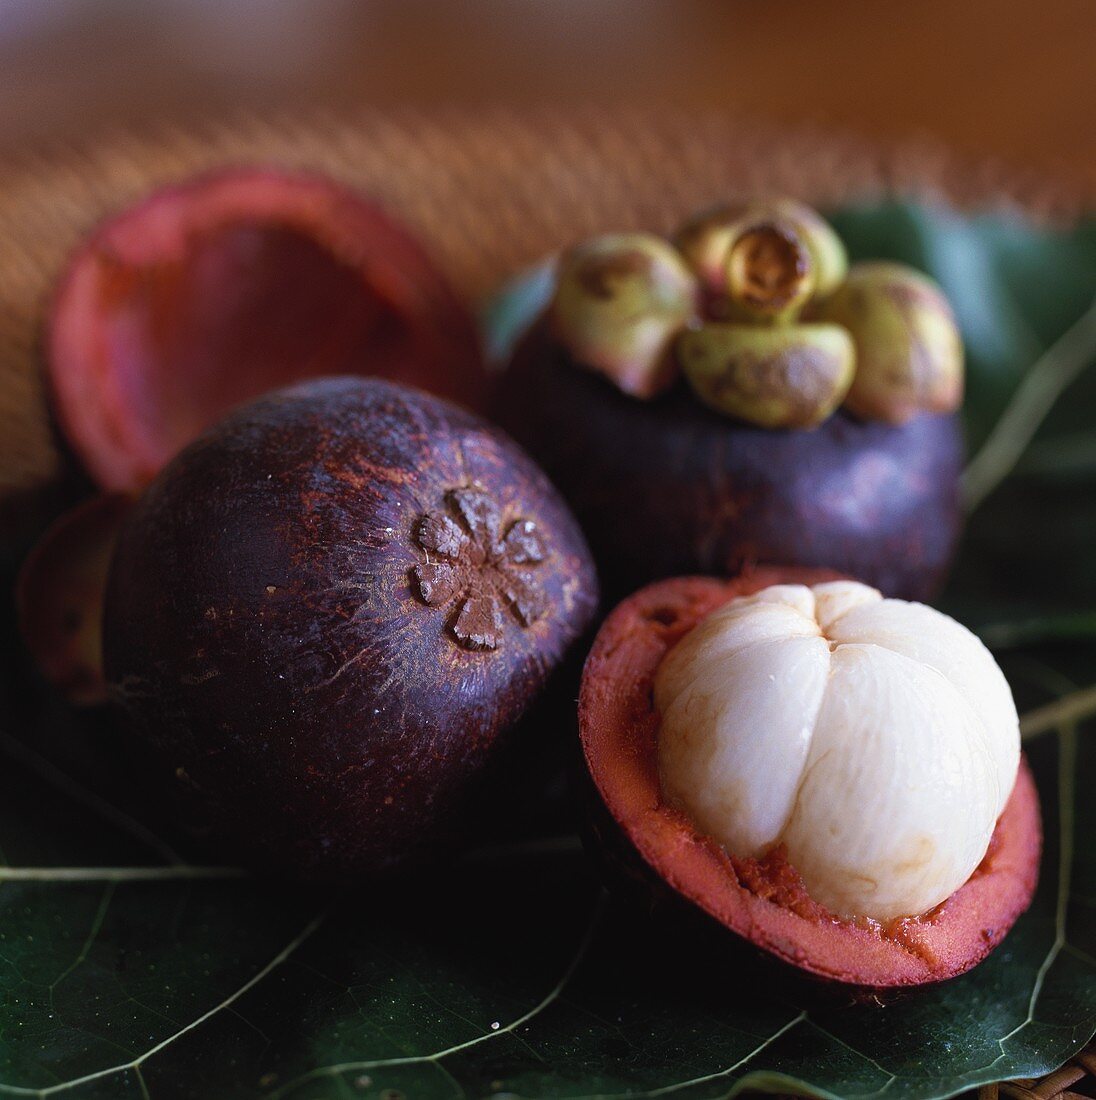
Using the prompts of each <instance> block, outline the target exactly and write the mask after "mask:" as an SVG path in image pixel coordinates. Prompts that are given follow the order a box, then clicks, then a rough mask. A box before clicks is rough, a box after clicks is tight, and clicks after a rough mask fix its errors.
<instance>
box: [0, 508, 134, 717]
mask: <svg viewBox="0 0 1096 1100" xmlns="http://www.w3.org/2000/svg"><path fill="white" fill-rule="evenodd" d="M132 504H133V501H132V498H131V497H129V496H127V495H125V494H121V493H104V494H101V495H99V496H95V497H91V498H89V499H88V500H86V501H84V502H83V503H81V504H78V505H77V506H76V507H75V508H73V509H71V510H70V511H68V512H65V513H63V514H62V515H61V516H59V517H58V518H57V519H56V520H55V521H54V522H53V523H52V524H51V525H50V526H49V527H48V528H47V529H46V531H45V533H44V534H43V535H42V536H41V538H40V539H39V540H38V542H37V543H35V545H34V546H33V548H32V549H31V552H30V553H29V554H28V555H27V557H26V560H25V561H24V562H23V565H22V567H21V568H20V570H19V576H18V578H17V579H16V584H15V607H16V613H17V616H18V620H19V632H20V634H21V636H22V638H23V642H24V644H25V645H26V647H27V649H28V650H29V651H30V653H31V656H32V657H33V658H34V661H35V664H36V665H37V667H38V670H39V672H41V673H42V675H43V676H44V677H45V678H46V679H47V680H48V681H49V682H50V683H51V684H53V685H54V686H56V687H58V688H60V690H61V691H62V692H63V693H64V695H65V697H66V698H67V699H68V700H69V701H70V702H72V703H75V704H76V705H78V706H93V705H95V704H98V703H104V702H106V698H107V690H106V681H105V680H104V679H103V657H102V638H101V635H102V617H103V596H104V591H105V589H106V581H107V572H108V570H109V568H110V560H111V555H112V554H113V552H114V545H115V543H116V541H117V539H118V532H119V531H120V530H121V527H122V523H123V522H124V520H125V517H126V515H127V514H128V513H129V510H130V508H131V507H132Z"/></svg>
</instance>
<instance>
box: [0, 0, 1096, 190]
mask: <svg viewBox="0 0 1096 1100" xmlns="http://www.w3.org/2000/svg"><path fill="white" fill-rule="evenodd" d="M1094 44H1096V4H1094V3H1093V2H1092V0H1043V2H1042V3H1039V4H1038V5H1032V4H1029V3H1026V2H1024V0H963V2H961V3H957V2H955V0H913V2H907V3H903V4H897V3H875V4H873V3H867V2H865V0H825V2H819V0H784V2H776V0H770V2H767V3H758V2H756V0H727V2H723V3H708V2H702V0H551V2H548V0H544V2H540V3H517V2H514V0H462V2H452V0H445V2H442V0H368V2H360V0H265V2H264V3H255V2H253V0H155V2H154V0H48V3H45V2H43V0H0V153H2V152H4V151H8V152H10V151H13V150H21V149H26V148H28V147H37V146H42V145H53V144H55V143H58V142H65V141H68V140H73V139H86V138H87V137H89V136H91V135H94V134H95V133H96V132H97V131H99V130H101V129H107V128H115V127H118V126H127V125H142V124H144V123H147V122H149V121H150V120H153V119H155V120H161V121H162V120H164V119H169V120H173V119H177V120H179V121H180V122H189V121H192V120H193V119H195V118H196V117H208V116H210V115H213V116H216V115H218V114H220V113H223V112H225V111H226V110H229V109H231V108H232V107H234V106H242V107H247V108H251V109H256V108H258V109H263V108H266V107H270V108H275V107H287V106H301V105H307V104H313V103H331V104H334V105H340V106H341V105H346V104H363V103H364V104H375V105H390V104H393V103H410V104H426V105H433V104H436V103H438V102H446V103H464V104H467V103H473V104H474V103H481V102H483V103H486V102H490V103H500V102H501V103H521V102H535V103H544V102H555V103H561V102H562V103H567V102H576V103H577V102H583V103H599V104H606V103H617V102H623V103H628V104H631V105H649V104H655V103H658V104H684V105H690V106H697V107H708V108H712V107H715V108H720V109H728V110H730V111H733V112H736V113H740V114H743V115H746V116H747V117H751V118H759V119H763V120H769V121H774V122H778V123H783V122H788V123H795V124H802V123H812V124H813V123H819V124H823V125H827V126H836V127H838V128H842V129H846V130H848V131H850V132H852V133H854V134H859V135H862V136H864V137H866V138H868V139H870V140H881V141H888V142H892V141H895V140H905V139H908V138H919V139H929V140H938V141H940V142H941V143H942V144H944V145H946V146H948V147H950V148H952V149H953V150H955V151H957V152H960V153H963V154H967V155H971V156H974V157H984V158H987V159H998V160H1000V161H1001V162H1002V163H1003V165H1004V166H1005V167H1006V168H1007V167H1009V166H1013V167H1016V168H1019V169H1021V170H1037V171H1039V172H1040V173H1042V174H1045V175H1046V176H1048V177H1051V178H1055V179H1058V180H1060V181H1062V182H1064V183H1069V184H1070V185H1072V186H1075V187H1078V188H1080V189H1082V190H1083V192H1084V193H1085V194H1086V196H1087V197H1088V198H1089V199H1091V198H1092V197H1093V196H1096V125H1094V123H1096V82H1094V78H1093V60H1092V59H1093V49H1094Z"/></svg>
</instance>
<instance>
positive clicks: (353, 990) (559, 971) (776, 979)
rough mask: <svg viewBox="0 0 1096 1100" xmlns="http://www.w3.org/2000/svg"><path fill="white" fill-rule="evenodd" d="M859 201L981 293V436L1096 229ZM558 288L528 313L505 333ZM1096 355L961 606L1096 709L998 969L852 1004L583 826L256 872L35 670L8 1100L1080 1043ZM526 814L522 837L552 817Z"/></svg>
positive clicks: (398, 1091)
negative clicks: (666, 891) (376, 871)
mask: <svg viewBox="0 0 1096 1100" xmlns="http://www.w3.org/2000/svg"><path fill="white" fill-rule="evenodd" d="M836 221H837V223H838V224H839V226H840V228H841V230H842V232H844V233H845V234H846V235H847V237H848V239H849V241H850V245H851V248H852V251H853V253H854V256H867V255H886V256H892V257H895V258H900V259H905V260H908V261H910V262H913V263H916V264H918V265H919V266H922V267H924V268H926V269H927V270H929V271H930V272H932V273H933V274H934V275H936V276H937V278H939V279H940V280H941V282H942V283H943V284H944V285H945V287H946V288H947V290H948V292H949V294H950V295H951V296H952V298H953V300H954V301H955V304H956V309H957V313H958V315H959V317H960V319H961V321H962V325H963V329H964V334H965V336H966V339H967V345H968V351H969V358H970V367H971V371H970V375H971V384H970V399H969V401H968V405H967V413H968V418H969V429H970V438H971V441H972V444H973V445H974V446H975V448H978V447H980V446H981V445H982V444H983V443H984V442H985V440H986V439H987V438H992V432H993V427H994V425H995V424H996V423H998V421H999V418H1000V417H1001V416H1002V414H1004V413H1005V412H1006V410H1007V409H1009V408H1010V404H1011V403H1012V402H1013V401H1014V399H1015V395H1016V392H1017V386H1018V384H1019V383H1020V381H1021V380H1022V379H1023V378H1024V377H1025V376H1026V374H1027V371H1028V370H1029V368H1030V367H1031V366H1032V364H1034V363H1036V362H1037V361H1038V360H1039V359H1040V358H1041V357H1043V356H1045V355H1046V353H1047V351H1048V349H1049V348H1052V347H1053V346H1054V345H1055V342H1056V341H1058V340H1059V339H1060V338H1061V336H1062V334H1063V333H1065V332H1066V331H1067V330H1068V329H1069V328H1070V326H1071V325H1073V324H1074V323H1075V322H1076V321H1077V319H1078V318H1079V317H1081V316H1082V315H1083V314H1084V313H1085V311H1086V309H1088V308H1089V306H1090V304H1091V300H1092V297H1093V294H1094V293H1096V232H1094V230H1093V228H1092V227H1091V226H1088V227H1082V228H1080V229H1076V230H1073V231H1070V232H1051V231H1045V230H1038V229H1033V228H1031V227H1029V226H1026V225H1025V224H1024V223H1023V222H1022V221H1020V220H1019V219H1017V218H1015V217H1007V216H992V217H991V216H984V217H978V218H964V217H960V216H958V215H956V214H954V213H951V212H948V211H944V210H931V209H927V208H924V207H918V206H912V205H901V204H888V205H885V206H879V207H872V208H863V209H857V210H847V211H842V212H840V213H839V214H838V215H837V216H836ZM543 289H544V286H543V279H541V280H540V282H539V283H536V282H535V281H534V283H531V284H529V285H528V286H527V287H526V288H525V289H524V290H519V293H518V297H516V298H513V297H512V298H510V299H508V300H507V301H506V302H504V303H502V305H501V306H499V307H497V309H496V313H495V315H494V316H495V318H496V320H495V322H494V323H495V325H496V328H495V329H494V330H493V331H494V336H495V338H496V339H495V343H496V344H499V345H501V344H503V343H504V342H505V341H506V340H508V339H512V337H513V334H514V333H515V332H517V331H520V328H521V325H522V317H523V316H525V315H526V314H527V313H528V312H529V311H530V310H535V308H536V303H537V302H538V301H539V300H540V299H539V298H538V297H537V295H538V294H539V295H540V296H541V298H542V296H543ZM522 295H524V297H522ZM500 318H501V320H500ZM1078 375H1079V376H1078V377H1077V379H1076V380H1075V381H1074V382H1073V383H1072V385H1071V386H1070V387H1069V388H1068V389H1067V391H1066V395H1065V397H1063V398H1062V399H1061V400H1059V401H1058V402H1057V403H1056V405H1055V407H1054V409H1053V411H1052V412H1051V413H1050V415H1049V416H1047V417H1046V418H1045V419H1043V418H1040V419H1039V422H1038V424H1036V425H1033V429H1034V440H1035V441H1034V443H1033V445H1032V447H1031V448H1030V450H1028V451H1027V452H1026V453H1025V454H1024V455H1023V456H1020V458H1019V460H1018V462H1017V464H1016V468H1015V470H1013V469H1012V466H1011V462H1010V463H1006V464H1005V466H1004V467H1000V466H998V467H992V466H991V467H988V469H989V475H988V476H987V479H986V481H985V484H986V485H987V486H988V487H989V489H990V490H991V491H988V492H986V493H984V499H983V500H982V501H981V502H980V506H979V507H978V508H977V509H976V510H975V511H974V513H973V515H972V518H971V527H970V537H969V538H968V540H967V543H966V547H965V550H964V554H963V557H962V561H961V563H960V567H959V569H958V571H957V574H956V580H955V583H954V584H953V586H952V589H951V590H950V592H949V594H948V599H947V603H948V605H949V607H950V608H951V609H952V610H955V611H957V612H958V613H960V614H962V615H963V616H964V617H965V618H967V619H968V620H969V621H971V622H972V623H974V624H975V625H978V626H980V627H982V628H984V630H985V632H986V636H987V637H988V638H989V639H990V640H991V642H992V641H996V642H998V643H1000V644H1001V645H1002V646H1003V648H1002V654H1001V657H1002V661H1003V664H1004V667H1005V669H1006V672H1007V673H1008V675H1009V677H1010V680H1011V682H1012V684H1013V686H1014V690H1015V692H1016V694H1017V698H1018V701H1019V703H1020V705H1021V709H1023V710H1031V709H1033V708H1045V707H1046V706H1047V705H1048V704H1051V705H1053V701H1054V700H1055V699H1057V698H1058V697H1064V698H1065V699H1067V700H1073V703H1074V704H1076V705H1072V704H1070V703H1068V702H1067V703H1066V704H1064V705H1062V704H1059V705H1060V706H1061V709H1060V710H1059V711H1057V712H1051V713H1049V714H1048V712H1047V711H1046V710H1044V709H1036V715H1035V718H1034V719H1033V720H1032V726H1033V729H1034V730H1035V732H1036V734H1037V736H1034V737H1033V738H1032V740H1031V741H1030V742H1029V752H1030V755H1031V758H1032V761H1033V764H1034V766H1035V770H1036V774H1037V778H1038V781H1039V788H1040V793H1041V796H1042V799H1043V806H1044V815H1045V829H1046V853H1045V858H1044V864H1043V871H1042V878H1041V884H1040V888H1039V893H1038V896H1037V899H1036V901H1035V904H1034V905H1033V906H1032V909H1031V910H1030V912H1029V913H1028V914H1026V915H1025V916H1024V917H1023V918H1022V919H1021V920H1020V922H1019V923H1018V924H1017V926H1016V928H1015V929H1014V931H1013V932H1012V933H1011V935H1010V936H1009V937H1008V939H1007V940H1006V941H1005V943H1004V944H1003V946H1002V947H1001V948H1000V949H999V950H998V951H997V952H995V953H994V954H993V955H992V956H991V957H990V958H989V960H987V961H986V962H985V963H984V964H983V965H981V966H979V967H978V968H976V969H975V970H974V971H972V972H971V973H969V974H967V975H965V976H963V977H961V978H959V979H957V980H955V981H953V982H950V983H946V984H944V985H942V986H940V987H937V988H934V989H929V990H924V991H921V992H917V993H912V994H908V995H906V996H904V997H900V998H897V999H895V1000H893V1001H892V1002H890V1003H888V1004H886V1005H885V1006H880V1005H877V1004H851V1003H846V1002H844V1001H842V1000H840V999H834V998H833V996H832V995H830V996H827V995H825V994H823V993H821V992H820V991H819V990H817V989H815V988H814V987H811V986H808V985H805V984H802V983H800V982H798V981H797V980H795V979H794V978H792V979H789V978H788V976H787V975H785V974H783V973H782V972H781V971H779V970H777V969H776V968H774V967H772V965H771V964H768V963H766V962H764V961H759V960H757V959H756V958H755V957H754V956H753V955H752V954H751V953H750V952H749V951H747V950H744V949H743V948H742V947H741V946H739V945H738V944H737V943H736V942H735V941H733V938H732V937H729V936H727V935H725V934H722V933H721V932H720V930H719V929H713V928H710V927H708V926H707V925H705V924H703V923H702V922H700V921H699V920H698V919H697V920H695V922H694V920H691V919H690V918H688V917H686V916H680V915H678V916H676V917H675V916H670V917H656V918H651V917H650V916H649V915H648V914H647V913H645V912H641V911H637V910H635V909H634V908H633V909H629V908H627V907H625V906H622V905H621V904H620V903H615V902H610V901H609V900H608V899H607V898H606V897H605V896H604V895H603V893H602V891H601V888H600V886H599V885H598V883H597V882H596V880H595V878H594V876H593V873H592V870H591V867H590V865H589V864H588V862H587V861H586V859H585V857H584V856H583V855H582V853H581V850H580V849H579V848H578V846H577V844H576V843H575V842H574V840H573V838H570V837H568V836H560V837H554V838H553V837H548V838H543V839H532V840H525V841H522V842H521V843H518V844H512V845H509V846H500V847H496V848H494V849H489V850H484V851H481V852H479V853H474V854H473V855H471V856H470V857H468V858H467V859H466V860H465V861H464V862H463V863H461V864H459V865H457V866H455V867H453V868H452V869H450V870H449V871H447V872H445V873H444V874H441V873H436V874H432V875H430V876H425V877H419V878H416V879H413V880H410V881H402V882H399V881H394V882H387V883H383V884H376V885H373V886H370V887H367V888H363V889H360V890H357V891H354V892H348V893H344V894H342V895H320V894H316V893H314V892H311V891H301V890H294V889H289V888H287V887H285V886H282V885H279V884H276V883H256V882H254V881H251V880H249V879H246V878H240V877H235V876H234V875H233V873H232V872H231V869H229V870H228V871H226V870H224V869H219V868H216V867H208V866H206V861H207V860H208V858H209V857H208V854H207V855H206V856H204V857H203V856H202V854H201V851H200V848H198V849H196V850H195V851H191V850H190V849H189V848H188V850H187V851H186V852H185V853H184V855H181V856H177V855H176V854H175V853H174V852H173V850H172V849H171V848H170V847H168V846H167V845H165V844H164V842H163V841H162V840H159V839H158V838H157V837H156V836H155V835H153V832H154V831H156V827H155V826H153V827H152V829H153V831H150V827H149V826H148V825H146V824H138V822H137V820H136V819H135V816H133V815H136V817H142V818H145V817H147V814H148V807H144V808H142V806H141V801H142V799H141V795H142V792H141V790H140V789H139V788H135V787H134V785H133V783H132V781H130V782H128V783H127V782H125V781H123V782H118V780H117V778H116V777H115V778H112V775H113V774H114V773H115V772H116V765H117V760H118V758H119V756H120V754H119V750H118V747H117V743H116V742H113V741H111V740H110V736H111V735H110V732H109V730H105V729H103V728H101V726H100V725H99V724H95V723H88V722H86V721H80V722H78V721H77V720H76V719H74V718H73V717H72V716H70V715H68V714H67V712H65V711H64V710H63V708H61V707H59V706H58V705H57V703H56V702H55V701H52V700H49V699H48V698H41V699H37V701H35V700H34V699H28V693H27V692H26V690H25V689H26V679H25V677H23V676H21V675H18V674H16V676H15V680H16V681H17V682H13V683H9V684H6V685H5V688H4V698H3V700H2V701H0V706H3V708H4V709H3V710H0V722H2V723H3V732H4V740H3V743H2V744H0V749H2V750H3V753H2V754H0V863H2V864H3V866H2V867H0V1097H3V1096H6V1095H10V1096H43V1097H46V1096H57V1097H65V1098H68V1100H108V1098H109V1100H115V1098H129V1097H133V1098H144V1100H148V1098H152V1100H176V1098H179V1100H182V1098H195V1100H210V1098H213V1100H232V1098H235V1097H239V1098H241V1100H245V1098H246V1100H251V1098H254V1097H282V1098H285V1100H329V1098H359V1097H360V1098H368V1097H372V1098H380V1097H385V1098H387V1100H395V1098H396V1097H397V1096H403V1097H407V1098H409V1100H432V1098H435V1097H436V1098H450V1097H452V1098H463V1097H468V1098H472V1097H475V1098H479V1097H491V1096H493V1097H498V1098H499V1100H503V1098H513V1097H529V1098H533V1097H581V1096H585V1097H589V1096H604V1097H625V1096H628V1097H655V1096H672V1097H678V1098H681V1100H712V1098H716V1097H725V1096H728V1095H730V1094H732V1093H734V1092H736V1091H738V1090H741V1089H742V1088H745V1087H751V1086H756V1087H763V1088H766V1089H769V1090H784V1091H787V1090H800V1091H805V1092H810V1093H813V1094H816V1095H821V1096H834V1097H877V1096H888V1097H910V1098H914V1097H925V1098H928V1097H943V1096H948V1095H953V1094H955V1093H957V1092H960V1091H963V1090H964V1089H967V1088H971V1087H973V1086H976V1085H978V1084H980V1083H983V1082H987V1081H992V1080H997V1079H1000V1078H1003V1077H1009V1076H1034V1075H1038V1074H1041V1073H1044V1072H1047V1071H1049V1070H1051V1069H1052V1068H1054V1067H1055V1066H1057V1065H1058V1064H1060V1063H1061V1062H1062V1061H1063V1060H1064V1059H1066V1058H1067V1057H1069V1056H1070V1055H1071V1054H1073V1053H1074V1052H1075V1051H1076V1050H1078V1049H1079V1048H1080V1047H1081V1046H1082V1045H1083V1044H1084V1043H1085V1042H1086V1041H1087V1040H1088V1039H1089V1038H1090V1036H1091V1035H1092V1034H1093V1032H1094V1031H1096V840H1094V839H1093V838H1096V804H1094V802H1093V800H1092V799H1091V798H1089V797H1087V792H1088V791H1089V790H1091V789H1093V787H1094V786H1096V723H1094V722H1093V721H1092V720H1091V719H1089V718H1087V717H1085V715H1086V713H1087V712H1086V707H1090V705H1091V704H1092V699H1091V697H1089V696H1085V695H1084V694H1081V695H1076V694H1075V693H1076V692H1077V691H1078V690H1079V689H1083V688H1086V687H1088V686H1089V685H1091V684H1092V683H1093V682H1096V644H1094V643H1093V640H1092V636H1093V628H1092V623H1093V621H1094V620H1096V554H1094V553H1093V548H1094V546H1096V444H1094V443H1093V438H1094V437H1096V400H1088V397H1090V396H1091V397H1094V398H1096V370H1087V371H1079V372H1078ZM1082 397H1084V398H1085V399H1084V400H1082ZM1006 475H1007V476H1006ZM997 479H1000V484H997ZM16 689H18V690H16ZM110 754H113V756H114V761H113V763H114V765H115V766H108V767H104V766H103V759H104V757H106V756H108V755H110ZM73 775H78V776H79V779H78V781H77V780H74V779H72V778H71V776H73ZM514 813H516V811H513V812H512V811H509V810H508V816H507V820H506V821H505V822H504V823H503V825H502V831H503V832H504V833H505V834H506V835H503V836H500V837H499V838H498V839H499V840H500V841H508V840H510V839H511V837H512V835H513V834H514V833H515V832H517V831H518V830H519V829H521V828H524V825H523V823H521V822H519V821H518V820H517V819H516V817H515V816H513V814H514ZM526 824H527V823H526Z"/></svg>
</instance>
